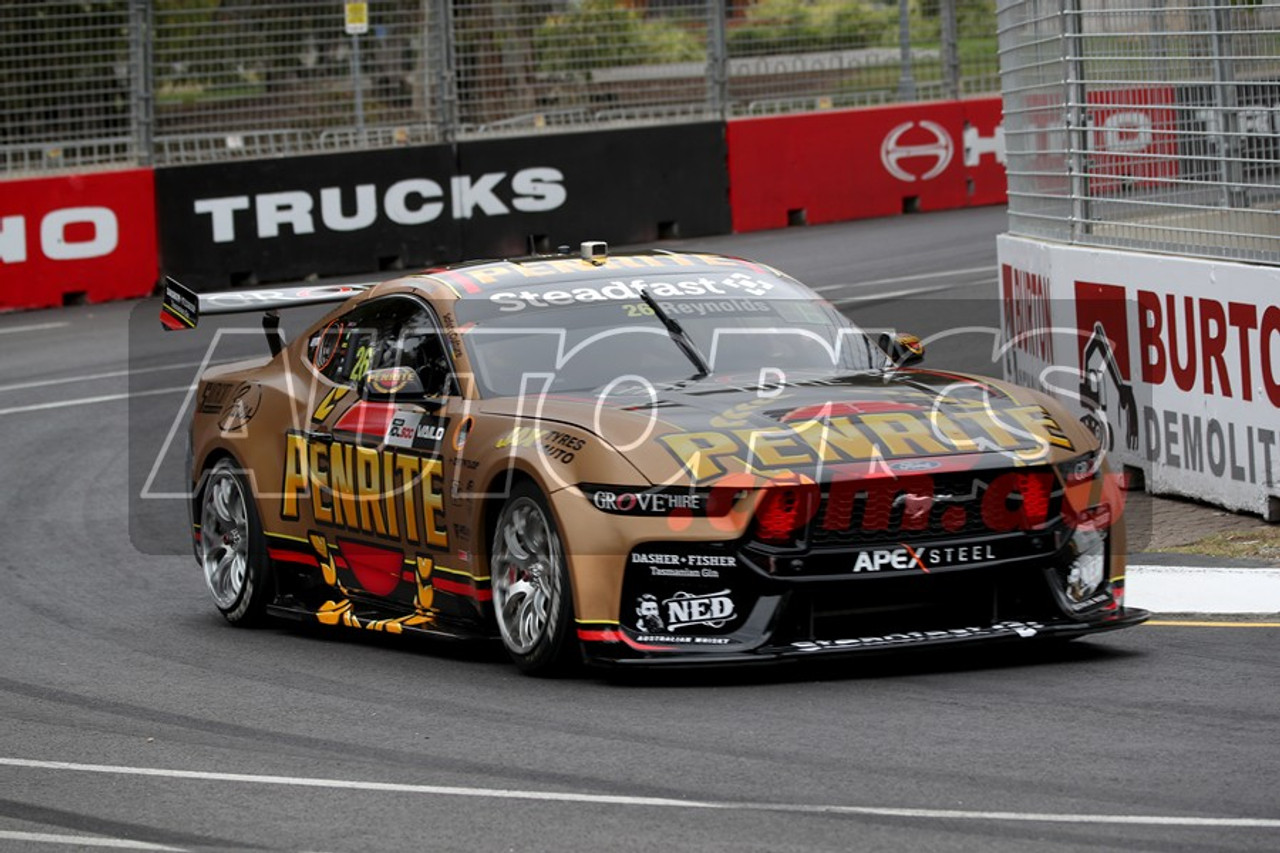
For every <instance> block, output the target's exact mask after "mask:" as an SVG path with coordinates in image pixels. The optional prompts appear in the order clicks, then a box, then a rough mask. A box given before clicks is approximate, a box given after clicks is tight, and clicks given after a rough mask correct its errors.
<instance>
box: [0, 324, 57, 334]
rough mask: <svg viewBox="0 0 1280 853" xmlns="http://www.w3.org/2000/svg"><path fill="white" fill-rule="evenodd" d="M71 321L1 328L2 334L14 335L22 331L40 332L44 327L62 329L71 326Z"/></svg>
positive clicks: (0, 332)
mask: <svg viewBox="0 0 1280 853" xmlns="http://www.w3.org/2000/svg"><path fill="white" fill-rule="evenodd" d="M70 325H71V324H70V323H67V322H65V321H64V322H61V323H33V324H31V325H28V326H10V327H9V328H7V329H0V335H14V334H18V333H20V332H39V331H42V330H44V329H61V328H62V327H63V326H70Z"/></svg>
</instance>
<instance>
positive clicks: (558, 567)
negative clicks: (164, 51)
mask: <svg viewBox="0 0 1280 853" xmlns="http://www.w3.org/2000/svg"><path fill="white" fill-rule="evenodd" d="M489 553H490V555H491V556H492V559H491V560H490V575H491V576H492V589H493V614H494V618H495V620H496V621H497V623H498V631H499V633H500V634H501V635H502V644H503V646H504V647H506V650H507V654H508V655H509V656H510V657H511V660H513V661H514V662H515V664H516V666H517V667H519V668H520V670H521V671H522V672H524V673H526V674H528V675H536V676H558V675H565V674H568V673H570V672H572V671H573V670H574V669H576V668H577V666H578V665H579V664H580V663H581V659H582V658H581V654H582V653H581V649H580V648H579V646H578V643H577V638H576V637H574V636H573V624H574V623H573V591H572V589H571V587H570V585H569V571H568V567H567V566H566V564H565V559H564V548H563V546H562V545H561V540H560V534H559V532H558V531H557V529H556V522H555V517H554V516H553V515H552V514H551V510H550V508H549V506H548V505H547V500H546V498H545V497H544V496H543V494H542V492H541V491H540V490H539V489H538V488H537V487H536V486H534V485H533V484H532V483H529V482H527V481H526V482H521V483H518V484H517V485H516V486H515V488H513V489H512V490H511V494H510V496H509V497H508V498H507V501H506V503H504V504H503V505H502V510H501V511H500V512H499V513H498V521H497V524H496V525H494V532H493V547H492V548H491V549H490V551H489Z"/></svg>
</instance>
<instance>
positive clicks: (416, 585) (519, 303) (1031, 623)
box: [161, 243, 1147, 674]
mask: <svg viewBox="0 0 1280 853" xmlns="http://www.w3.org/2000/svg"><path fill="white" fill-rule="evenodd" d="M323 302H341V304H340V305H339V306H338V307H337V308H336V309H335V310H333V311H332V312H331V313H330V314H328V315H327V316H325V317H324V318H323V319H321V320H319V321H318V322H316V323H315V324H314V325H313V326H311V327H310V328H309V329H308V330H307V331H306V332H305V333H304V334H302V335H301V336H299V337H297V338H296V340H294V341H292V342H291V343H288V344H287V345H286V344H285V343H284V341H283V339H282V336H281V334H280V331H279V317H278V314H277V313H276V312H277V310H278V309H280V308H284V307H289V306H295V305H309V304H316V303H323ZM236 311H256V312H262V313H263V314H264V318H263V323H264V327H265V328H266V330H267V336H268V342H269V344H270V349H271V351H272V354H271V356H270V357H269V358H266V357H264V358H263V359H261V360H258V361H255V362H251V363H249V362H240V363H236V364H226V365H220V366H216V367H213V368H210V369H208V370H207V371H206V372H205V373H204V374H203V376H202V377H201V379H200V381H199V385H198V388H197V390H196V393H195V398H194V404H193V405H194V414H193V420H192V424H191V434H190V465H189V473H190V480H191V482H190V485H191V495H192V498H191V502H190V507H191V521H192V532H193V536H194V548H195V554H196V558H197V560H198V562H199V564H200V566H201V567H202V569H203V571H204V576H205V579H206V581H207V583H208V587H209V591H210V592H211V593H212V595H213V600H214V604H215V605H216V606H217V608H218V610H219V611H221V613H222V614H223V616H225V618H226V619H227V620H228V621H229V622H232V623H234V624H237V625H250V624H255V623H258V622H261V621H263V620H264V619H266V618H269V617H287V618H293V619H300V620H309V621H312V622H319V623H323V624H326V625H337V626H349V627H351V628H361V629H368V630H374V631H384V632H393V633H409V632H416V633H421V634H426V635H433V636H441V637H452V638H460V637H476V638H494V637H498V638H500V639H501V642H502V644H503V645H504V646H505V648H506V650H507V652H508V653H509V654H510V657H511V658H512V659H513V660H514V661H515V663H516V664H517V665H518V666H519V667H520V668H521V669H523V670H525V671H526V672H529V673H534V674H548V673H553V672H558V671H562V670H565V669H569V668H572V667H573V666H575V665H577V664H579V663H581V662H583V661H585V662H587V663H590V664H598V665H611V666H629V665H664V664H665V665H683V666H690V665H700V664H728V663H742V662H751V661H776V660H784V659H807V658H819V657H823V656H839V655H850V654H862V653H867V652H877V651H887V650H891V649H901V648H907V647H944V646H949V647H956V646H964V645H967V644H977V643H985V642H995V641H1002V640H1003V641H1011V642H1023V641H1026V640H1029V639H1035V638H1072V637H1077V636H1081V635H1085V634H1091V633H1096V632H1101V631H1107V630H1111V629H1116V628H1122V627H1126V626H1130V625H1135V624H1137V623H1139V622H1141V621H1142V620H1143V619H1145V618H1146V616H1147V614H1146V613H1145V612H1143V611H1140V610H1135V609H1133V608H1126V607H1125V606H1124V603H1123V592H1124V552H1125V544H1124V533H1123V525H1122V524H1121V510H1122V507H1123V490H1122V489H1121V488H1120V487H1119V485H1118V483H1117V481H1116V479H1115V477H1114V476H1113V475H1111V474H1110V473H1108V470H1107V468H1106V465H1105V462H1104V460H1102V459H1101V458H1100V451H1099V448H1098V443H1097V441H1096V439H1095V438H1094V436H1093V435H1092V434H1091V433H1090V432H1089V431H1088V430H1087V429H1085V428H1084V427H1083V426H1082V425H1081V424H1080V423H1079V422H1078V421H1076V420H1075V419H1074V418H1072V417H1071V416H1069V415H1068V414H1067V413H1066V412H1065V411H1064V410H1063V409H1062V407H1061V406H1060V405H1058V404H1057V403H1055V402H1054V401H1053V400H1051V399H1049V398H1047V397H1045V396H1043V395H1040V394H1038V393H1036V392H1033V391H1029V390H1026V389H1023V388H1020V387H1016V386H1011V385H1007V384H1003V383H1000V382H996V381H993V380H989V379H984V378H978V377H969V376H962V375H957V374H953V373H948V372H945V371H931V370H925V369H921V368H919V367H915V366H913V365H915V364H916V363H917V362H919V361H920V359H921V358H922V356H923V348H922V346H921V345H920V342H919V341H918V340H917V339H915V338H914V337H912V336H910V335H905V334H892V333H887V332H886V333H883V334H871V333H868V332H867V331H864V330H862V329H859V328H858V327H856V326H854V325H853V324H852V323H851V322H850V321H849V320H847V319H846V318H845V317H843V316H842V315H841V314H840V313H838V312H837V311H836V310H835V309H834V308H833V307H832V306H831V305H830V304H828V303H826V302H825V301H823V300H822V299H821V298H820V297H818V296H817V295H816V294H815V293H813V292H812V291H811V290H809V289H807V288H805V287H804V286H803V285H801V284H799V283H798V282H796V281H795V280H793V279H792V278H789V277H788V276H786V275H784V274H782V273H781V272H779V271H777V270H774V269H772V268H770V267H767V266H765V265H762V264H758V263H753V262H750V261H747V260H742V259H737V258H730V257H722V256H717V255H707V254H693V253H672V252H664V251H652V252H644V253H635V254H628V255H610V253H609V251H608V247H607V246H605V245H604V244H602V243H584V244H582V247H581V251H580V252H578V253H574V254H569V253H567V252H562V253H560V254H554V255H540V256H531V257H525V258H518V259H513V260H506V261H487V262H473V263H466V264H460V265H455V266H448V267H441V268H437V269H431V270H427V271H424V272H421V273H418V274H413V275H407V276H404V277H401V278H397V279H394V280H391V281H387V282H384V283H382V284H379V285H376V286H354V285H344V286H331V287H325V286H313V287H286V288H279V289H269V290H248V291H244V290H242V291H231V292H224V293H204V294H197V293H194V292H192V291H190V290H188V289H186V288H184V287H183V286H181V285H180V284H178V283H177V282H174V281H172V280H171V281H170V282H169V283H168V285H167V287H166V294H165V300H164V307H163V309H162V313H161V319H162V321H163V323H164V325H165V327H166V328H170V329H185V328H193V327H194V326H195V325H196V323H197V322H198V320H199V318H200V317H201V316H203V315H207V314H219V313H228V312H236Z"/></svg>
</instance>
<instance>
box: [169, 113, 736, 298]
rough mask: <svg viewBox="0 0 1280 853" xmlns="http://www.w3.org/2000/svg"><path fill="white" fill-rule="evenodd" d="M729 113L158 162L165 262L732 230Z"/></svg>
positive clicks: (373, 265) (431, 258)
mask: <svg viewBox="0 0 1280 853" xmlns="http://www.w3.org/2000/svg"><path fill="white" fill-rule="evenodd" d="M725 156H726V154H725V143H724V125H723V124H720V123H718V122H713V123H702V124H687V125H676V126H670V127H657V128H646V129H641V130H631V131H602V132H597V133H582V134H564V135H555V136H547V137H539V138H520V139H510V140H502V141H485V142H474V143H462V144H459V145H457V146H447V145H440V146H430V147H416V148H406V149H396V150H389V151H375V152H368V153H359V154H334V155H322V156H314V157H300V158H294V159H288V160H256V161H249V162H244V163H221V164H217V165H210V166H187V167H177V168H165V169H160V170H158V171H157V177H156V192H157V198H158V203H157V207H158V210H159V217H160V223H161V237H160V242H161V247H162V251H163V257H164V269H165V272H166V273H167V274H169V275H173V276H174V277H176V278H178V279H180V280H182V281H184V282H186V283H189V284H193V285H195V286H197V287H204V288H209V287H226V286H228V285H234V284H238V283H243V282H251V281H273V280H281V279H289V278H300V277H304V276H307V275H310V274H318V275H342V274H346V273H357V272H360V273H364V272H368V271H369V270H373V269H384V270H392V269H400V268H403V267H410V268H412V267H416V266H423V265H426V264H430V263H439V262H449V261H457V260H461V259H463V258H465V257H478V256H493V255H512V254H522V253H524V252H525V251H526V250H527V247H528V237H529V236H530V235H533V236H534V237H536V238H538V240H539V244H540V245H543V246H554V245H556V244H560V243H565V244H576V243H577V242H578V241H580V240H584V239H601V240H606V241H609V242H612V243H634V242H641V241H648V240H655V239H658V238H659V237H662V236H674V235H675V234H680V235H682V236H698V235H706V234H721V233H725V232H726V231H728V230H729V210H728V202H727V197H728V187H727V183H726V175H725V171H724V162H725Z"/></svg>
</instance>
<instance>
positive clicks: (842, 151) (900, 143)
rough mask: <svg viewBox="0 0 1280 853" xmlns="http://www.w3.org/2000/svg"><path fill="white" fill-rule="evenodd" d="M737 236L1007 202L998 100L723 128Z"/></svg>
mask: <svg viewBox="0 0 1280 853" xmlns="http://www.w3.org/2000/svg"><path fill="white" fill-rule="evenodd" d="M728 134H729V186H730V188H731V189H730V206H731V208H732V210H733V228H734V230H735V231H756V230H759V229H762V228H781V227H784V226H786V225H801V224H812V225H816V224H819V223H823V222H836V221H840V220H847V219H862V218H866V217H872V216H892V215H894V214H899V213H904V212H913V211H917V210H920V211H928V210H943V209H947V208H955V207H965V206H969V205H984V204H999V203H1002V202H1004V200H1005V178H1004V165H1003V164H1004V142H1003V131H1002V129H1001V127H1000V99H999V98H976V99H973V100H965V101H949V102H943V103H936V102H930V103H915V104H903V105H898V106H892V107H884V108H880V109H859V110H840V111H833V112H825V113H810V114H807V115H801V116H780V117H775V118H759V119H742V120H739V121H731V122H729V124H728Z"/></svg>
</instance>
